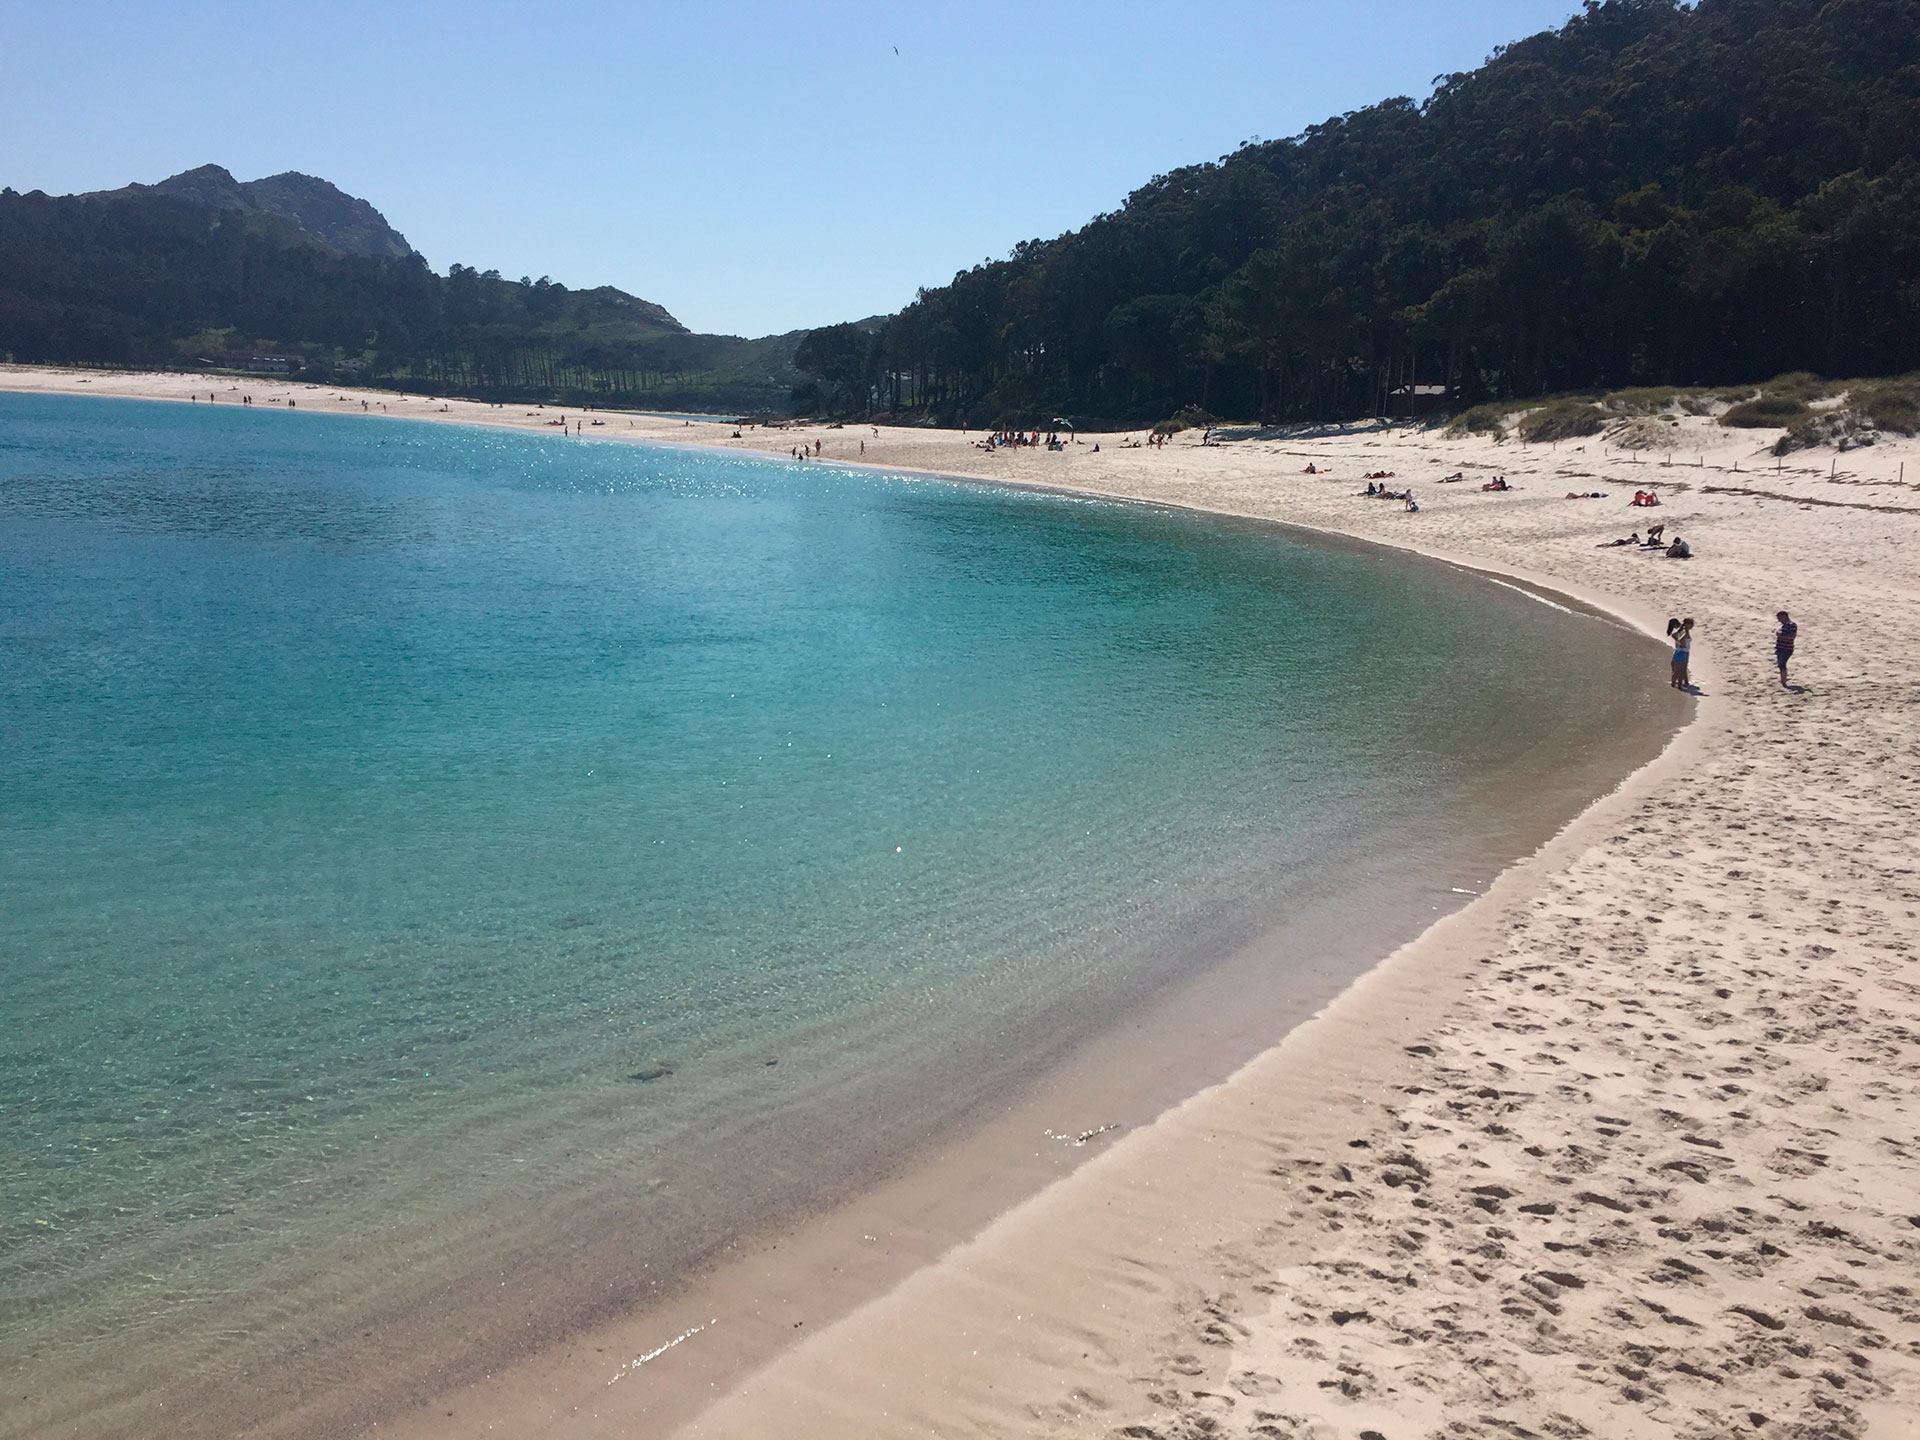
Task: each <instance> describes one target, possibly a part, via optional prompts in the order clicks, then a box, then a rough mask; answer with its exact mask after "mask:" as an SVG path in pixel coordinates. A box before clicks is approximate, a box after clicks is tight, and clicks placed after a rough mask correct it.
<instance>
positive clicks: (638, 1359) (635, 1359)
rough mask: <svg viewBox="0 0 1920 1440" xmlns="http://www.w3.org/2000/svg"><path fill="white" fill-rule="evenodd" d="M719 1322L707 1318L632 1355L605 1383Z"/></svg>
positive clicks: (658, 1356)
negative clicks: (671, 1337)
mask: <svg viewBox="0 0 1920 1440" xmlns="http://www.w3.org/2000/svg"><path fill="white" fill-rule="evenodd" d="M719 1323H720V1322H719V1321H718V1320H709V1321H707V1323H706V1324H705V1325H696V1326H694V1327H693V1328H692V1329H691V1330H689V1331H687V1332H686V1333H685V1334H682V1335H676V1336H674V1337H673V1339H671V1340H669V1341H667V1343H666V1344H664V1345H659V1346H656V1347H655V1348H653V1349H652V1350H649V1351H647V1353H646V1354H644V1355H636V1356H634V1357H633V1359H631V1360H629V1361H628V1362H627V1363H626V1364H624V1365H622V1366H621V1367H620V1368H619V1369H618V1370H616V1371H614V1372H613V1380H609V1381H607V1383H608V1384H609V1385H611V1384H613V1382H614V1380H618V1379H619V1378H620V1377H621V1376H622V1375H625V1374H627V1373H628V1372H629V1371H633V1370H638V1369H639V1368H640V1367H641V1366H642V1365H644V1364H646V1363H647V1362H648V1361H649V1360H658V1359H659V1358H660V1357H661V1356H662V1355H664V1354H666V1353H667V1351H669V1350H671V1349H673V1347H674V1346H676V1345H684V1344H686V1343H687V1341H689V1340H691V1339H692V1338H693V1337H694V1336H696V1335H698V1334H699V1333H700V1332H701V1331H702V1330H710V1329H712V1328H713V1327H714V1326H715V1325H718V1324H719Z"/></svg>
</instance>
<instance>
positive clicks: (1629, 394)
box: [1600, 385, 1683, 415]
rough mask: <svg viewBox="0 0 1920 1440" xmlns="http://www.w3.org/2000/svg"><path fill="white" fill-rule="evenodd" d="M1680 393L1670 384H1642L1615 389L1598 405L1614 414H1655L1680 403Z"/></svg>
mask: <svg viewBox="0 0 1920 1440" xmlns="http://www.w3.org/2000/svg"><path fill="white" fill-rule="evenodd" d="M1682 393H1683V392H1681V391H1680V390H1678V389H1676V388H1674V387H1673V386H1671V385H1642V386H1638V387H1636V388H1633V389H1629V390H1615V391H1614V392H1613V393H1612V394H1611V395H1608V396H1607V397H1606V398H1605V399H1603V400H1602V401H1601V402H1600V405H1601V408H1603V409H1606V410H1611V411H1612V412H1613V413H1614V414H1616V415H1657V414H1659V413H1660V412H1661V411H1662V410H1665V409H1666V408H1667V407H1669V406H1671V405H1677V404H1680V403H1682Z"/></svg>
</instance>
